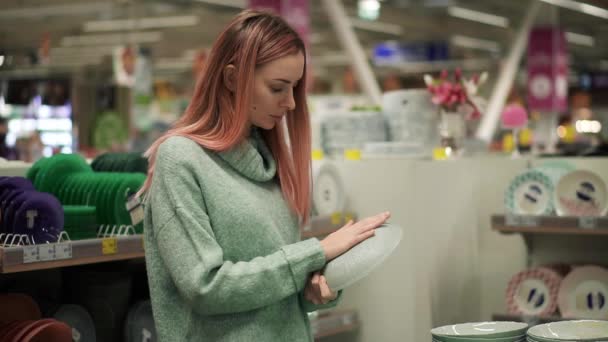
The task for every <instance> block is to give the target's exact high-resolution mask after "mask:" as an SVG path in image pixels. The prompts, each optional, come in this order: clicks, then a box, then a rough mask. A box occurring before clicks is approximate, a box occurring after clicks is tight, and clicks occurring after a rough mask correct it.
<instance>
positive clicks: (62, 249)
mask: <svg viewBox="0 0 608 342" xmlns="http://www.w3.org/2000/svg"><path fill="white" fill-rule="evenodd" d="M71 258H72V244H71V243H58V244H56V245H55V259H57V260H63V259H71Z"/></svg>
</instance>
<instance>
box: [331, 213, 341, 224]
mask: <svg viewBox="0 0 608 342" xmlns="http://www.w3.org/2000/svg"><path fill="white" fill-rule="evenodd" d="M340 223H342V213H333V214H331V224H333V225H334V226H335V225H338V224H340Z"/></svg>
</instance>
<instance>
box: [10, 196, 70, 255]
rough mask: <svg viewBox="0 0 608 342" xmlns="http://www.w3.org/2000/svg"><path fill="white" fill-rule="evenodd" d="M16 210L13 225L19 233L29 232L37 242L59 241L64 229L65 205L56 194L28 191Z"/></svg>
mask: <svg viewBox="0 0 608 342" xmlns="http://www.w3.org/2000/svg"><path fill="white" fill-rule="evenodd" d="M25 197H26V198H25V199H24V201H23V203H22V204H21V206H19V208H18V209H17V210H16V211H15V214H14V217H13V219H12V220H13V221H12V222H13V227H14V229H15V233H17V234H27V235H29V236H31V237H32V238H33V239H34V242H35V243H36V244H41V243H47V242H48V243H53V242H57V240H58V238H59V234H61V232H62V231H63V219H64V217H63V207H62V206H61V203H60V202H59V200H58V199H57V198H55V196H53V195H51V194H48V193H44V192H28V193H27V194H26V196H25Z"/></svg>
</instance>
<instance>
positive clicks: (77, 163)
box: [28, 154, 146, 233]
mask: <svg viewBox="0 0 608 342" xmlns="http://www.w3.org/2000/svg"><path fill="white" fill-rule="evenodd" d="M28 178H29V179H30V180H31V181H32V182H33V183H34V185H35V187H36V189H38V190H40V191H46V192H50V193H52V194H54V195H55V196H57V198H58V199H59V200H60V201H61V203H62V204H64V205H76V206H82V205H85V206H94V207H96V213H97V223H99V224H109V225H130V224H133V222H132V219H131V215H130V213H129V211H128V210H127V206H126V204H127V201H128V200H129V199H130V198H131V197H132V196H133V195H134V194H135V193H136V192H137V191H138V190H139V189H140V188H141V186H142V185H143V183H144V181H145V180H146V175H144V174H141V173H122V172H120V173H119V172H93V170H92V169H91V167H90V166H89V165H88V164H86V161H85V160H84V159H83V158H82V157H80V156H79V155H67V154H59V155H55V156H53V157H51V158H46V159H42V160H40V161H38V162H36V163H35V164H34V165H33V166H32V169H31V170H30V172H28ZM141 230H142V225H141V224H139V225H137V226H136V231H137V232H138V233H141Z"/></svg>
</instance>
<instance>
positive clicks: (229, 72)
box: [223, 64, 236, 93]
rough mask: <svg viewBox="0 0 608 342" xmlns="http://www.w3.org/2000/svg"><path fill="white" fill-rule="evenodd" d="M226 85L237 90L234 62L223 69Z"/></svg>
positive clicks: (231, 89)
mask: <svg viewBox="0 0 608 342" xmlns="http://www.w3.org/2000/svg"><path fill="white" fill-rule="evenodd" d="M223 76H224V85H225V86H226V88H228V90H230V91H231V92H233V93H234V91H235V90H236V68H235V67H234V65H232V64H228V65H226V67H225V68H224V71H223Z"/></svg>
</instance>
